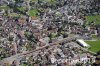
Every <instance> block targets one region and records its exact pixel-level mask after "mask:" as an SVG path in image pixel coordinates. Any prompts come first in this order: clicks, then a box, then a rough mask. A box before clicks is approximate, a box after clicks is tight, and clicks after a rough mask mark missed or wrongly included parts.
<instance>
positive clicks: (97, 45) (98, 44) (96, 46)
mask: <svg viewBox="0 0 100 66" xmlns="http://www.w3.org/2000/svg"><path fill="white" fill-rule="evenodd" d="M86 43H87V44H89V45H90V46H91V48H90V49H89V50H90V51H93V52H97V51H99V50H100V40H97V41H86Z"/></svg>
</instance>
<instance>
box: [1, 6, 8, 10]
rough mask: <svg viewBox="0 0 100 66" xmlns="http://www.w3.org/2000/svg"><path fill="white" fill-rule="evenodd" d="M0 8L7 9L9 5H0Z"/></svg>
mask: <svg viewBox="0 0 100 66" xmlns="http://www.w3.org/2000/svg"><path fill="white" fill-rule="evenodd" d="M0 9H4V10H8V9H9V7H8V6H0Z"/></svg>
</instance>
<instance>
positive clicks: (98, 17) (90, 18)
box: [86, 15, 100, 24]
mask: <svg viewBox="0 0 100 66" xmlns="http://www.w3.org/2000/svg"><path fill="white" fill-rule="evenodd" d="M86 19H87V21H88V22H89V23H90V22H92V21H95V23H96V24H100V15H94V16H86Z"/></svg>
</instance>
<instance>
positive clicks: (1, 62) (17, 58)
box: [0, 37, 76, 66]
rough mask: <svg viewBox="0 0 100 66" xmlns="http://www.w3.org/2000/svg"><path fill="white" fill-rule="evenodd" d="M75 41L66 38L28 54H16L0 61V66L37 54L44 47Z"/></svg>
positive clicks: (71, 38) (72, 38) (73, 38)
mask: <svg viewBox="0 0 100 66" xmlns="http://www.w3.org/2000/svg"><path fill="white" fill-rule="evenodd" d="M75 39H76V37H68V38H65V39H63V40H60V41H57V42H55V43H51V44H49V45H46V46H43V47H40V48H37V49H35V50H32V51H29V52H25V53H20V54H16V55H14V56H11V57H8V58H5V59H3V60H1V61H0V66H1V65H3V64H4V63H6V62H9V61H10V62H12V61H14V60H19V59H21V58H23V57H25V56H27V55H32V54H37V52H38V51H39V50H41V49H44V48H46V47H48V46H49V47H51V46H54V45H57V44H59V43H62V42H63V41H66V42H69V41H72V40H75Z"/></svg>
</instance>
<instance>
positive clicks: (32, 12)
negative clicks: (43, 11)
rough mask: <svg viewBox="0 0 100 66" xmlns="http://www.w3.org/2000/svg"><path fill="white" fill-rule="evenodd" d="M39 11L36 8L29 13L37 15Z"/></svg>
mask: <svg viewBox="0 0 100 66" xmlns="http://www.w3.org/2000/svg"><path fill="white" fill-rule="evenodd" d="M37 13H38V11H37V10H35V9H34V10H30V11H29V15H30V16H37Z"/></svg>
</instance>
